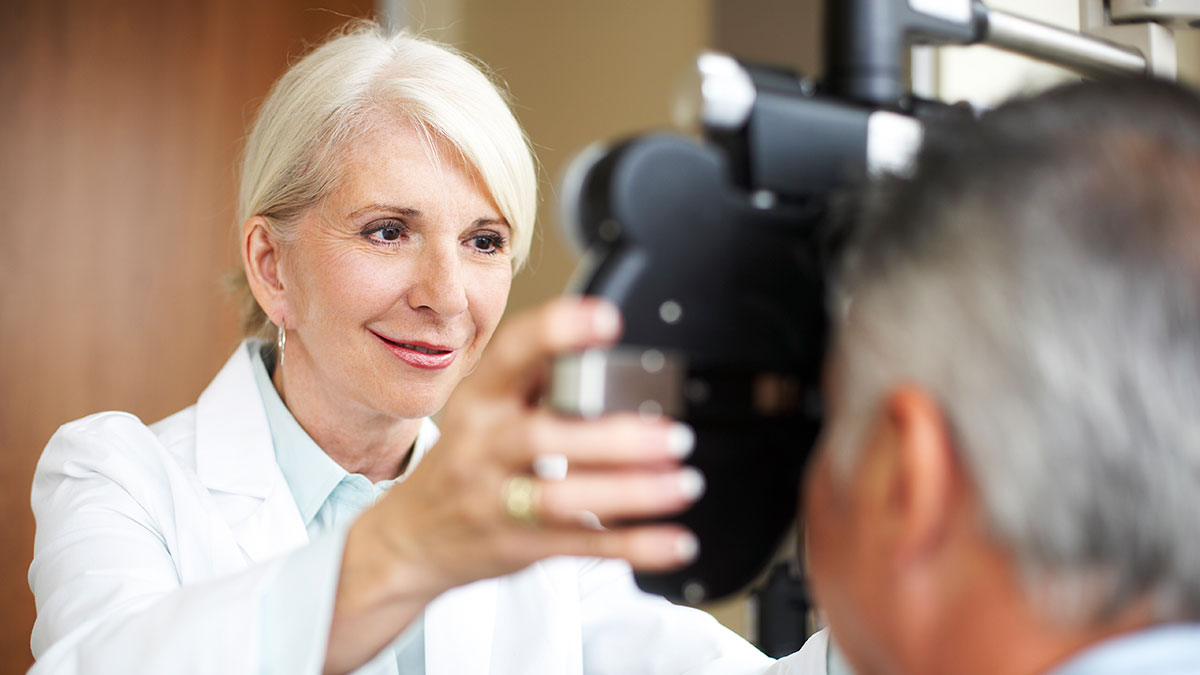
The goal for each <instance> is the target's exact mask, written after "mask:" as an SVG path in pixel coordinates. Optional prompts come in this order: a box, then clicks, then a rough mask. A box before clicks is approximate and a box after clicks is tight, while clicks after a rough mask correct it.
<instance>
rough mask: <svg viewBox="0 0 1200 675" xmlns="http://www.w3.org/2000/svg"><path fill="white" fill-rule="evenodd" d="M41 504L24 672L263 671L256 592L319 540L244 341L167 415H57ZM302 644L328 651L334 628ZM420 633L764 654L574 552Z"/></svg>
mask: <svg viewBox="0 0 1200 675" xmlns="http://www.w3.org/2000/svg"><path fill="white" fill-rule="evenodd" d="M398 489H403V488H402V486H401V487H400V488H398ZM32 504H33V510H34V515H35V516H36V518H37V535H36V538H35V544H34V560H33V564H32V565H31V567H30V570H29V581H30V586H31V588H32V589H33V591H34V595H35V597H36V600H37V610H38V616H37V622H36V624H35V626H34V631H33V636H32V641H31V642H32V647H33V653H34V656H35V658H37V659H38V663H37V665H35V666H34V669H33V671H31V672H45V673H64V674H69V673H114V674H115V673H121V674H133V673H221V674H222V675H232V674H236V673H254V672H258V668H257V666H258V659H259V649H260V646H261V633H262V631H263V629H264V628H267V627H266V626H265V625H264V620H263V613H262V608H261V597H262V592H263V590H264V588H265V587H266V586H267V585H268V584H269V583H270V581H271V580H272V579H273V578H274V575H275V573H276V572H277V571H278V569H279V567H280V563H279V561H280V560H282V559H283V557H285V556H289V555H304V552H305V550H306V549H309V548H311V547H308V546H306V545H307V544H308V543H309V538H308V534H307V533H306V531H305V526H304V523H303V522H302V519H301V516H300V514H299V511H298V509H297V507H296V504H295V500H294V499H293V497H292V494H291V493H290V491H289V490H288V486H287V483H286V481H285V479H284V477H283V474H282V473H281V471H280V469H279V466H278V464H277V463H276V462H275V455H274V451H273V449H272V443H271V437H270V430H269V427H268V423H267V419H266V415H265V413H264V411H263V406H262V402H261V399H260V397H259V393H258V390H257V387H256V384H255V381H254V376H253V372H252V370H251V361H250V358H249V353H248V350H247V348H246V345H243V346H242V347H241V348H239V349H238V351H237V352H236V353H235V354H234V356H233V357H232V358H231V359H230V360H229V362H228V363H227V364H226V365H225V367H224V368H223V369H222V370H221V372H220V373H219V374H218V375H217V377H216V378H215V379H214V380H213V381H212V383H211V384H210V385H209V386H208V388H207V389H205V391H204V392H203V394H201V396H200V398H199V400H198V401H197V403H196V404H195V405H194V406H192V407H189V408H187V409H185V410H183V411H181V412H179V413H176V414H175V415H173V416H171V417H168V418H167V419H165V420H162V421H161V422H158V423H157V424H154V425H152V426H149V427H148V426H146V425H144V424H142V422H141V421H139V420H138V419H137V418H136V417H134V416H133V415H130V414H128V413H122V412H106V413H99V414H96V415H92V416H90V417H86V418H83V419H80V420H77V421H75V422H71V423H69V424H66V425H64V426H63V427H62V428H61V429H59V431H58V433H56V434H55V436H54V437H53V438H52V439H51V441H50V443H49V444H48V445H47V447H46V450H45V452H44V453H43V455H42V458H41V460H40V461H39V463H38V467H37V472H36V474H35V477H34V484H33V494H32ZM320 600H322V599H318V602H316V603H315V604H317V605H323V606H325V607H326V608H328V607H329V606H330V605H331V600H330V599H328V598H325V599H323V600H324V601H323V602H322V601H320ZM326 611H328V609H327V610H326ZM314 620H324V621H326V622H327V620H328V619H327V617H326V618H324V619H321V618H319V617H318V618H315V619H314ZM324 625H325V626H327V623H326V624H324ZM295 648H296V649H297V650H305V651H306V653H309V654H311V655H313V659H312V660H315V662H316V663H317V664H318V668H319V663H320V660H321V658H322V655H323V650H324V643H323V642H321V643H320V644H297V645H295ZM425 650H426V668H427V672H428V673H429V674H430V675H461V674H464V673H495V674H508V673H512V674H514V675H517V674H519V675H535V674H538V673H547V674H550V673H553V674H555V675H563V674H572V673H583V672H588V673H676V672H684V671H686V672H689V673H693V672H704V673H721V674H725V673H729V674H735V673H762V672H764V671H766V670H767V669H768V668H770V666H771V662H770V660H769V659H767V658H766V657H764V656H763V655H762V654H761V653H759V652H758V651H757V650H755V649H754V648H752V647H751V646H749V645H748V644H747V643H745V642H743V641H742V640H741V639H740V638H737V637H736V636H735V635H733V634H732V633H730V632H728V631H726V630H724V629H723V628H721V627H720V626H719V625H718V624H717V623H716V622H715V621H714V620H713V619H712V618H711V617H709V616H708V615H706V614H704V613H702V612H698V611H694V610H689V609H686V608H681V607H676V606H674V605H670V604H669V603H666V602H665V601H663V600H661V599H660V598H655V597H651V596H647V595H645V594H643V593H641V592H639V591H637V589H636V588H635V587H634V586H633V584H632V579H631V576H630V574H629V571H628V568H627V567H626V566H624V565H623V564H621V563H615V562H599V561H591V560H580V559H572V558H557V559H551V560H547V561H543V562H541V563H537V564H535V565H533V566H531V567H530V568H527V569H526V570H524V571H522V572H520V573H518V574H513V575H509V576H505V577H500V578H496V579H488V580H484V581H479V582H475V583H472V584H469V585H467V586H463V587H460V588H457V589H454V590H452V591H449V592H447V593H445V594H443V595H442V596H440V597H439V598H437V599H436V600H434V602H433V603H432V604H430V605H429V606H428V608H427V609H426V614H425ZM780 665H781V666H782V665H784V664H780ZM797 665H798V664H797ZM772 670H774V669H773V668H772ZM785 670H786V672H788V673H807V672H809V671H808V669H799V670H797V669H791V668H788V669H785ZM822 672H823V669H822Z"/></svg>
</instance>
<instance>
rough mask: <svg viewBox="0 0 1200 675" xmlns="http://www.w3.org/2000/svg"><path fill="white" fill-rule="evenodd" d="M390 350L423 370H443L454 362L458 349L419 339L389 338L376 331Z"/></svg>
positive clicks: (408, 363)
mask: <svg viewBox="0 0 1200 675" xmlns="http://www.w3.org/2000/svg"><path fill="white" fill-rule="evenodd" d="M375 337H377V338H379V340H380V342H382V343H383V345H384V346H385V347H387V348H388V351H390V352H392V354H395V355H396V358H398V359H400V360H401V361H402V362H404V363H405V364H407V365H409V366H412V367H413V368H419V369H421V370H442V369H443V368H448V367H449V366H450V364H451V363H454V358H455V357H456V356H458V350H456V349H454V348H452V347H446V346H444V345H435V344H430V343H428V342H419V341H408V340H406V341H397V340H389V339H388V338H385V337H383V336H382V335H380V334H379V333H375Z"/></svg>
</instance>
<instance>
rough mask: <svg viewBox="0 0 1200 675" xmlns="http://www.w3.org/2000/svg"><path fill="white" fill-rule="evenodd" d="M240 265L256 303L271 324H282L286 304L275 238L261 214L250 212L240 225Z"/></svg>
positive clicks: (285, 312)
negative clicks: (244, 221) (248, 216)
mask: <svg viewBox="0 0 1200 675" xmlns="http://www.w3.org/2000/svg"><path fill="white" fill-rule="evenodd" d="M242 267H243V268H244V269H245V270H246V281H247V282H248V283H249V285H250V292H251V293H253V294H254V299H255V300H258V305H259V307H262V309H263V311H264V312H266V314H267V316H268V317H269V318H270V319H271V321H273V322H274V323H275V325H277V326H279V325H284V322H286V318H287V312H288V307H287V294H286V292H285V285H284V277H283V274H282V269H281V267H280V247H279V242H278V241H276V239H275V238H274V237H273V236H272V235H271V230H270V227H269V226H268V223H267V221H266V219H265V218H263V217H262V216H254V217H252V218H250V219H249V220H247V221H246V224H245V225H243V226H242Z"/></svg>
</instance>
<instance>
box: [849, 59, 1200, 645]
mask: <svg viewBox="0 0 1200 675" xmlns="http://www.w3.org/2000/svg"><path fill="white" fill-rule="evenodd" d="M1198 188H1200V99H1197V97H1196V96H1195V95H1193V94H1192V93H1190V92H1188V91H1185V90H1184V89H1182V88H1179V87H1176V86H1174V85H1171V84H1166V83H1161V82H1153V81H1147V80H1136V81H1135V80H1118V81H1111V82H1104V83H1088V84H1076V85H1070V86H1066V87H1063V88H1060V89H1058V90H1055V91H1051V92H1049V93H1046V94H1043V95H1040V96H1037V97H1034V98H1031V99H1028V100H1021V101H1016V102H1013V103H1009V104H1007V105H1005V106H1003V107H1001V108H999V109H997V110H995V111H993V112H991V113H989V114H987V115H985V116H984V117H983V118H982V119H981V120H979V121H978V122H975V123H971V124H969V125H965V126H963V127H959V128H952V129H947V130H946V133H944V134H939V133H933V134H931V135H930V138H929V139H928V142H927V143H926V146H925V147H924V148H923V150H922V153H921V156H920V159H919V161H918V166H917V169H916V172H915V175H913V176H912V177H911V179H907V180H901V179H894V180H890V181H885V182H884V183H883V184H881V185H879V186H878V188H877V189H876V190H875V192H874V193H873V194H872V195H871V196H870V197H869V198H868V200H867V202H866V204H865V206H864V207H863V209H862V213H861V218H860V219H859V220H860V222H859V223H858V226H859V227H858V229H857V231H856V232H855V233H854V234H853V235H852V236H851V243H850V245H849V248H848V253H847V255H846V256H845V259H844V264H843V267H842V270H841V275H840V290H841V292H843V293H845V294H846V297H848V298H849V299H850V302H851V306H852V309H851V311H850V313H849V316H850V318H847V319H843V321H842V324H841V326H840V333H839V336H838V345H839V349H840V350H841V351H842V353H843V354H844V356H845V358H844V363H845V365H846V377H845V386H844V391H843V394H842V396H841V398H842V402H841V405H842V407H843V409H845V410H848V411H851V412H848V416H850V417H854V416H858V418H863V417H864V416H865V414H866V413H867V411H866V410H865V409H864V408H865V406H866V405H868V403H869V402H872V401H878V400H879V396H880V395H881V393H882V392H885V391H887V390H888V389H889V388H890V387H893V386H895V385H897V384H898V383H901V382H915V383H919V384H920V385H922V386H923V387H925V388H926V389H927V390H928V391H930V392H931V393H932V394H933V395H934V396H935V397H936V398H937V400H938V401H939V403H940V404H941V405H942V406H943V408H944V410H945V413H946V416H947V419H948V421H949V424H950V425H951V428H952V433H953V434H954V441H955V443H956V447H957V448H958V450H959V452H960V454H961V457H962V460H963V463H964V465H965V466H966V469H967V471H968V473H969V474H970V476H971V477H972V479H973V481H974V484H975V485H977V487H978V490H979V493H980V496H981V500H982V503H983V505H984V509H985V511H986V515H987V519H988V522H987V526H988V527H989V529H990V531H991V532H992V534H993V535H994V536H995V537H996V538H997V539H998V540H999V541H1000V542H1001V543H1002V544H1003V545H1004V546H1005V547H1006V548H1008V549H1009V550H1010V551H1011V552H1012V553H1013V555H1014V557H1015V559H1016V561H1017V562H1018V564H1019V566H1020V571H1021V573H1022V575H1023V578H1024V581H1025V582H1026V588H1027V589H1028V591H1029V593H1030V595H1031V596H1032V598H1033V599H1034V600H1035V601H1036V602H1038V603H1040V604H1042V605H1043V606H1044V607H1046V608H1048V609H1053V611H1054V612H1057V613H1059V615H1060V616H1061V618H1063V619H1065V620H1068V621H1091V620H1099V619H1103V618H1104V617H1105V616H1107V615H1111V614H1113V613H1116V612H1119V611H1121V610H1123V609H1126V608H1128V607H1129V606H1130V605H1131V604H1132V603H1135V602H1141V601H1147V602H1149V603H1150V604H1151V605H1152V607H1153V612H1154V614H1155V615H1156V616H1157V617H1158V618H1159V619H1162V620H1166V619H1174V618H1189V617H1190V618H1195V617H1200V525H1198V520H1197V514H1200V414H1198V413H1200V190H1198ZM856 407H857V410H856ZM841 447H842V448H844V450H841V452H843V453H847V452H850V450H849V448H852V447H854V444H853V443H845V444H841ZM838 459H839V460H841V461H842V462H843V464H844V463H845V462H846V460H847V458H846V457H845V456H844V454H843V456H841V457H839V458H838Z"/></svg>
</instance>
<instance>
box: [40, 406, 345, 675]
mask: <svg viewBox="0 0 1200 675" xmlns="http://www.w3.org/2000/svg"><path fill="white" fill-rule="evenodd" d="M200 490H202V488H200ZM203 497H204V495H202V494H200V493H199V491H198V489H197V486H196V485H195V483H194V481H188V480H185V479H184V477H183V476H182V474H180V472H179V467H178V466H176V465H174V464H172V461H171V459H170V458H169V457H167V456H166V455H165V452H164V451H163V449H162V447H161V445H159V444H158V442H157V439H156V437H155V436H154V435H153V433H152V432H151V431H150V430H149V429H148V428H146V427H145V426H144V425H142V424H141V423H140V421H137V420H136V418H134V417H132V416H130V415H125V414H114V413H102V414H101V415H96V416H92V417H90V418H84V419H83V420H79V421H77V422H73V423H71V424H68V425H65V426H64V427H62V428H61V429H60V430H59V431H58V433H56V434H55V436H54V437H53V438H52V439H51V441H50V443H49V444H48V445H47V447H46V450H45V452H44V453H43V455H42V458H41V460H40V461H39V463H38V468H37V471H36V473H35V476H34V484H33V492H32V506H33V510H34V515H35V517H36V519H37V534H36V536H35V542H34V559H33V563H32V564H31V566H30V570H29V582H30V587H31V588H32V590H33V593H34V597H35V599H36V603H37V621H36V623H35V625H34V631H33V636H32V639H31V646H32V649H33V653H34V657H35V658H36V659H37V663H36V664H35V665H34V668H33V670H32V671H31V672H32V673H55V674H60V673H62V674H67V675H70V674H73V673H113V674H117V673H121V674H138V673H221V674H223V675H224V674H239V673H246V674H250V673H258V672H260V662H259V659H260V658H261V657H262V653H261V640H262V633H263V628H264V625H265V622H264V609H263V600H264V596H265V595H266V594H267V591H268V590H269V589H272V588H275V589H276V590H275V592H272V593H271V595H276V594H277V593H278V592H279V589H278V587H277V586H275V584H280V583H283V584H288V583H290V584H293V585H301V586H302V587H301V588H297V589H296V593H297V594H299V595H305V594H307V595H309V596H310V597H312V596H314V595H315V596H316V597H317V598H318V601H317V602H316V603H315V609H313V610H312V613H311V614H307V615H302V616H295V617H293V621H292V623H291V624H290V625H289V628H288V630H289V635H288V636H286V638H287V642H288V643H289V644H291V645H292V646H293V648H294V649H295V650H296V651H297V652H298V653H299V654H298V655H297V659H298V660H299V661H300V662H304V664H305V665H303V666H302V667H300V668H299V669H297V670H292V671H289V672H296V673H303V672H306V671H307V672H319V671H320V666H321V663H322V662H323V660H324V648H325V640H326V636H327V635H328V622H329V613H330V612H331V611H332V604H333V600H332V597H329V598H324V599H322V598H321V597H320V596H322V595H324V594H327V593H328V594H331V593H332V591H331V590H329V589H326V590H325V591H317V589H314V588H313V585H312V584H311V583H309V584H306V583H305V579H303V578H298V575H297V574H296V572H295V571H296V570H311V569H314V568H325V567H330V566H332V570H333V571H332V575H333V577H334V579H335V580H336V575H337V567H338V565H339V564H340V559H341V548H342V546H343V545H344V538H340V537H329V538H321V539H318V540H317V541H316V542H314V543H313V544H312V545H309V546H306V547H303V548H301V549H299V550H297V551H295V552H293V553H291V554H288V555H285V556H282V557H281V558H278V559H276V560H272V561H269V562H266V563H261V564H255V565H250V566H248V567H246V566H244V564H243V565H242V566H241V569H237V568H234V567H231V568H230V569H227V570H221V569H215V570H212V571H213V574H212V575H211V577H210V578H207V579H206V580H204V581H200V582H198V583H190V584H187V585H183V584H181V581H180V580H181V578H184V577H185V573H186V574H187V575H191V576H192V577H195V576H197V573H196V570H194V569H185V567H186V566H188V565H205V564H208V563H207V562H206V561H207V557H206V556H205V552H204V551H196V550H184V549H188V548H189V547H192V548H193V549H194V548H195V547H196V546H198V545H201V544H198V543H197V542H204V541H206V540H205V539H204V537H193V536H183V537H181V536H180V533H179V532H176V531H175V530H176V526H175V519H174V518H173V517H172V515H173V509H175V508H196V509H201V508H202V507H201V506H200V505H197V504H190V503H189V500H200V499H202V498H203ZM214 518H216V516H214ZM199 522H200V524H201V526H202V524H203V522H204V521H199ZM214 527H215V524H214ZM289 570H292V571H291V572H289ZM206 571H207V570H206ZM199 576H201V577H203V576H205V574H200V575H199ZM284 594H285V595H286V593H284ZM276 637H279V636H276ZM292 638H295V639H294V640H293V639H292ZM314 643H315V644H314ZM314 662H315V665H314Z"/></svg>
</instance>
